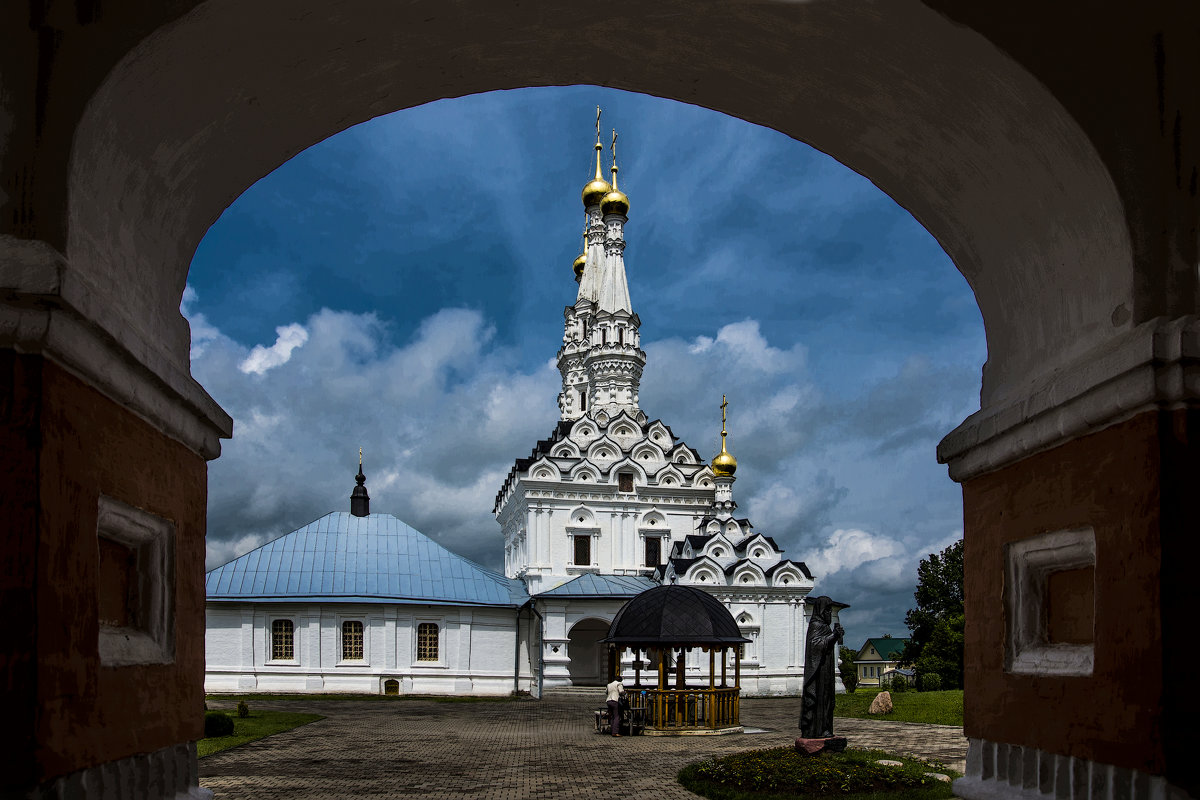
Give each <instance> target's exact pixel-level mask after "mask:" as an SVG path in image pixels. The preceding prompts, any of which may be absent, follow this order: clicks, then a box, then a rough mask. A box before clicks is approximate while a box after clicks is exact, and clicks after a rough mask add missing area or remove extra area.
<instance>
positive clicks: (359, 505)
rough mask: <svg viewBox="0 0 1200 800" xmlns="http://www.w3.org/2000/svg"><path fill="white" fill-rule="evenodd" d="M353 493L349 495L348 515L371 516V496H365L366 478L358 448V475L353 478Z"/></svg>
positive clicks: (360, 450)
mask: <svg viewBox="0 0 1200 800" xmlns="http://www.w3.org/2000/svg"><path fill="white" fill-rule="evenodd" d="M354 483H355V484H356V486H355V487H354V491H352V492H351V493H350V513H351V514H353V515H354V516H356V517H369V516H370V515H371V496H370V495H369V494H367V486H366V483H367V476H366V475H364V474H363V456H362V448H361V447H360V448H358V474H357V475H355V476H354Z"/></svg>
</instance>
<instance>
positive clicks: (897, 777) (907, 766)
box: [678, 747, 958, 800]
mask: <svg viewBox="0 0 1200 800" xmlns="http://www.w3.org/2000/svg"><path fill="white" fill-rule="evenodd" d="M880 759H891V760H895V761H900V762H902V763H903V766H900V767H889V766H884V765H882V764H877V763H875V762H876V761H878V760H880ZM927 772H940V773H942V774H944V775H948V776H949V777H951V778H954V777H957V776H958V773H956V772H951V771H949V770H947V769H946V768H945V767H944V766H943V765H941V764H937V763H933V762H929V761H922V760H921V759H918V758H907V757H904V756H896V755H889V754H888V753H885V752H883V751H880V750H859V749H856V748H849V749H847V750H846V751H845V752H843V753H824V754H822V755H820V756H805V755H801V754H799V753H797V752H796V750H795V748H794V747H778V748H773V749H770V750H750V751H748V752H745V753H735V754H733V755H728V756H723V757H721V758H712V759H709V760H707V761H701V762H698V763H696V764H690V765H688V766H686V767H684V768H683V769H682V770H680V771H679V775H678V779H679V783H680V784H682V785H683V787H684V788H685V789H687V790H689V791H692V792H695V793H696V794H698V795H701V796H703V797H708V798H711V800H795V798H797V797H801V796H804V797H810V798H829V799H830V800H833V799H834V798H836V800H944V798H949V797H952V796H953V795H954V791H953V789H951V786H950V784H949V783H946V782H944V781H940V780H937V779H935V778H932V777H930V776H928V775H926V774H925V773H927Z"/></svg>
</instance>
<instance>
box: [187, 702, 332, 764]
mask: <svg viewBox="0 0 1200 800" xmlns="http://www.w3.org/2000/svg"><path fill="white" fill-rule="evenodd" d="M229 716H230V717H231V718H232V719H233V735H232V736H213V737H212V738H210V739H201V740H200V741H198V742H196V755H197V756H198V757H200V758H204V757H205V756H210V755H212V754H213V753H219V752H221V751H222V750H228V749H229V748H231V747H237V746H238V745H242V744H245V743H246V742H253V741H254V740H256V739H263V738H266V737H267V736H274V735H275V734H277V733H283V732H284V731H290V730H291V729H292V728H299V727H300V726H301V725H307V724H308V723H310V722H316V721H317V720H319V719H325V718H324V717H323V716H321V715H320V714H301V713H299V712H297V711H251V712H250V716H248V717H239V716H237V712H234V713H231V714H230V715H229Z"/></svg>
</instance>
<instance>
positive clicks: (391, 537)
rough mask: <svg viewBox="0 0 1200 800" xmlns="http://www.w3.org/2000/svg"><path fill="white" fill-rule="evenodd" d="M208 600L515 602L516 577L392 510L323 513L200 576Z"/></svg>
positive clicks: (519, 591)
mask: <svg viewBox="0 0 1200 800" xmlns="http://www.w3.org/2000/svg"><path fill="white" fill-rule="evenodd" d="M205 591H206V594H207V599H209V600H215V601H221V600H257V601H265V602H296V601H306V600H324V601H328V600H337V601H339V602H353V603H391V602H397V601H399V602H412V603H422V604H448V605H479V606H520V605H522V604H523V603H525V602H526V601H527V600H528V599H529V594H528V593H527V592H526V590H525V585H524V584H523V583H522V582H521V581H519V580H516V579H511V578H506V577H504V576H503V575H501V574H499V573H497V572H492V571H491V570H489V569H484V568H483V567H481V566H479V565H478V564H476V563H474V562H472V561H468V560H467V559H465V558H463V557H462V556H460V555H456V554H455V553H452V552H450V551H449V550H447V549H446V548H444V547H442V546H441V545H440V544H438V543H437V542H435V541H433V540H432V539H430V538H429V537H428V536H426V535H425V534H423V533H421V532H420V531H417V530H414V529H413V528H410V527H409V526H408V525H406V524H404V523H403V522H401V521H400V520H398V519H396V518H395V517H393V516H392V515H391V514H371V515H370V516H367V517H356V516H353V515H351V514H349V513H347V512H345V511H335V512H333V513H332V514H326V515H325V516H323V517H321V518H320V519H318V520H316V521H315V522H311V523H309V524H308V525H305V526H304V527H303V528H300V529H299V530H296V531H292V532H291V533H289V534H286V535H284V536H280V537H279V538H278V539H275V540H274V541H271V542H267V543H266V544H264V545H263V546H262V547H260V548H258V549H257V550H251V551H250V552H249V553H246V554H245V555H242V556H238V557H237V558H235V559H234V560H232V561H230V562H229V563H228V564H224V565H222V566H220V567H217V568H216V569H214V570H212V571H211V572H209V573H208V574H207V575H206V576H205Z"/></svg>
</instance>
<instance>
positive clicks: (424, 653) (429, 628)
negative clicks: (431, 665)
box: [417, 622, 440, 661]
mask: <svg viewBox="0 0 1200 800" xmlns="http://www.w3.org/2000/svg"><path fill="white" fill-rule="evenodd" d="M438 660H440V657H439V655H438V626H437V623H436V622H422V623H421V624H420V625H418V626H417V661H438Z"/></svg>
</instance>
